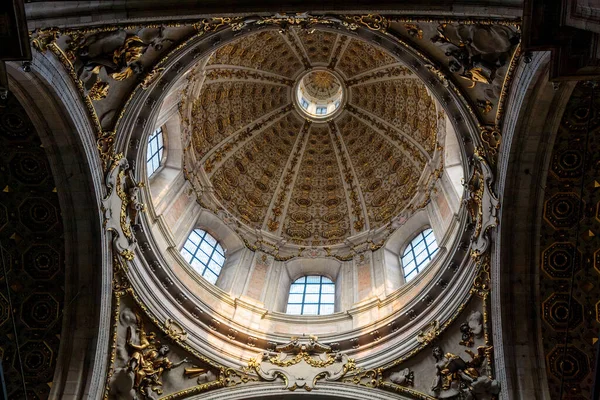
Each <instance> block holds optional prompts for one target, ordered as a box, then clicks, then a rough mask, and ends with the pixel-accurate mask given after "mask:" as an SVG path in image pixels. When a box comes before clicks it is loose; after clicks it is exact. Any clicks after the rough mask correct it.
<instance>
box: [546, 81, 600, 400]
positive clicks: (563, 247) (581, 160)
mask: <svg viewBox="0 0 600 400" xmlns="http://www.w3.org/2000/svg"><path fill="white" fill-rule="evenodd" d="M599 160H600V88H598V87H595V85H591V84H589V83H587V84H586V83H580V84H579V85H577V87H576V88H575V90H574V91H573V94H572V96H571V99H570V100H569V103H568V105H567V108H566V110H565V112H564V114H563V117H562V121H561V124H560V127H559V131H558V134H557V137H556V141H555V143H554V149H553V153H552V158H551V161H550V167H549V173H548V178H547V181H546V186H545V196H544V210H543V221H542V227H541V235H540V251H541V254H540V260H539V262H540V268H541V271H540V297H541V305H540V314H541V315H542V318H543V326H542V336H543V347H544V353H545V356H546V366H547V368H548V380H549V387H550V393H551V394H552V398H554V399H569V400H583V399H590V398H591V391H592V381H593V373H592V372H593V365H594V360H595V354H596V346H595V343H596V341H597V338H598V332H599V328H600V301H598V300H599V299H600V250H599V249H600V175H599V172H600V162H599Z"/></svg>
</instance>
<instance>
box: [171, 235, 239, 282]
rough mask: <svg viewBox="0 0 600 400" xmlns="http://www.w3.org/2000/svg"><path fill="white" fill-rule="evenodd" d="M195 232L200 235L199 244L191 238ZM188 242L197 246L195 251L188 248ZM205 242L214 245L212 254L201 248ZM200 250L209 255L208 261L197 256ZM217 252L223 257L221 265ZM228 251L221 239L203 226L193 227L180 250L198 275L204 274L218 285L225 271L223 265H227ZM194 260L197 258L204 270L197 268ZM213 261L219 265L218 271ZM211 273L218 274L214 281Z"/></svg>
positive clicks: (204, 276)
mask: <svg viewBox="0 0 600 400" xmlns="http://www.w3.org/2000/svg"><path fill="white" fill-rule="evenodd" d="M201 232H202V233H201ZM193 234H197V235H198V236H199V240H198V244H196V243H194V241H193V240H192V239H191V237H192V235H193ZM207 236H208V237H210V238H212V239H213V240H214V242H215V243H214V245H212V244H211V243H210V241H208V240H205V239H206V237H207ZM188 242H189V243H191V245H192V246H194V247H195V249H194V252H193V253H192V252H191V251H190V250H189V249H188V248H186V246H187V245H188ZM203 243H207V244H208V245H209V246H210V247H212V249H211V251H210V254H207V252H206V251H205V250H204V249H202V248H201V246H202V244H203ZM218 248H220V249H221V251H219V250H218ZM199 252H201V253H200V255H202V254H204V255H206V256H207V257H208V260H207V261H206V263H205V262H203V261H202V260H201V259H200V258H198V257H197V255H198V254H199ZM215 252H216V253H217V254H218V255H220V256H221V257H222V258H223V261H222V262H221V263H220V265H219V263H218V262H217V261H216V260H215V259H214V256H215ZM186 253H187V254H189V255H190V256H187V255H186ZM226 253H227V251H226V250H225V248H224V247H223V245H222V244H221V241H219V239H217V238H216V237H215V236H214V235H213V234H211V233H210V232H209V231H208V230H207V229H203V228H194V229H192V230H191V231H190V233H189V234H188V236H187V238H186V239H185V241H184V242H183V245H182V246H181V249H180V250H179V254H180V255H181V256H182V257H183V259H184V260H185V262H187V264H188V265H189V266H190V267H191V268H192V269H193V270H194V272H196V273H197V274H198V275H200V276H202V277H203V278H204V279H206V280H207V281H208V282H210V283H212V284H213V285H216V283H217V281H218V279H219V277H220V276H221V272H223V267H224V266H225V263H226V261H227V257H226ZM188 258H189V261H188ZM194 260H196V261H197V262H198V263H199V264H200V265H201V266H202V272H200V271H199V270H198V269H197V267H196V266H195V265H193V262H194ZM212 261H214V262H215V264H217V265H218V266H219V271H218V272H216V271H214V270H213V267H211V266H210V264H211V262H212ZM210 273H212V274H213V275H216V277H215V278H214V282H213V281H212V280H211V275H210ZM207 275H208V276H207Z"/></svg>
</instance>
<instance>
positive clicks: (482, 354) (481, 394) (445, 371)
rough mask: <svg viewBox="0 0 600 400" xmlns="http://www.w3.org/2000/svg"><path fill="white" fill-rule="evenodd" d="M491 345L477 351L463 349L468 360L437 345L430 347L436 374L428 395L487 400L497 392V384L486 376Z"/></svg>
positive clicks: (498, 389) (498, 388)
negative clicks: (445, 351) (468, 357)
mask: <svg viewBox="0 0 600 400" xmlns="http://www.w3.org/2000/svg"><path fill="white" fill-rule="evenodd" d="M489 351H491V348H490V347H486V346H480V347H478V348H477V353H474V352H472V351H471V350H465V352H466V353H467V354H468V355H469V356H470V357H471V359H470V360H469V361H465V360H463V359H462V358H461V357H460V356H458V355H456V354H452V353H444V351H443V350H442V348H441V347H440V346H435V347H434V348H433V350H432V353H433V357H434V358H435V369H436V375H435V378H434V380H433V382H432V384H431V394H432V396H433V397H435V398H437V399H457V400H458V399H461V400H463V399H464V400H475V399H477V400H489V399H492V398H493V396H495V395H497V394H498V393H500V384H499V383H498V381H496V380H494V379H491V378H490V377H489V376H487V375H486V373H485V371H486V370H487V364H488V363H489V360H488V354H489Z"/></svg>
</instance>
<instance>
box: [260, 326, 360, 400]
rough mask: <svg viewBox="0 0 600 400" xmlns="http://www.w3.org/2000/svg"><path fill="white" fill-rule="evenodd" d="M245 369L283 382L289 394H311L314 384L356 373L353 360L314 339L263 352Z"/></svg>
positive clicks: (264, 378)
mask: <svg viewBox="0 0 600 400" xmlns="http://www.w3.org/2000/svg"><path fill="white" fill-rule="evenodd" d="M248 367H249V368H250V369H253V370H254V371H255V372H256V373H257V374H258V376H259V377H260V378H261V379H263V380H266V381H275V380H276V379H277V378H281V379H283V381H284V382H285V388H286V389H288V390H291V391H294V390H296V389H297V388H304V390H306V391H311V390H313V389H315V386H316V384H317V381H318V380H321V379H325V380H327V381H337V380H339V379H341V378H343V377H344V376H345V375H346V374H347V373H348V372H351V371H355V370H356V365H355V363H354V360H353V359H351V358H348V356H346V355H345V354H342V353H339V352H334V351H333V350H332V349H331V347H330V346H327V345H323V344H321V343H319V342H318V341H317V338H316V337H315V336H309V337H308V339H305V338H300V339H299V338H292V341H291V342H289V343H286V344H283V345H278V346H276V347H275V352H264V353H262V354H261V355H259V356H258V357H256V358H254V359H252V360H250V362H249V364H248Z"/></svg>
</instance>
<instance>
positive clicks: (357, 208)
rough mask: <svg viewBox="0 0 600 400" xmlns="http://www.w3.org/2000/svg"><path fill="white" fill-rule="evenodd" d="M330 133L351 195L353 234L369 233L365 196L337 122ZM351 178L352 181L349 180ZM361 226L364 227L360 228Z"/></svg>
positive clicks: (347, 190)
mask: <svg viewBox="0 0 600 400" xmlns="http://www.w3.org/2000/svg"><path fill="white" fill-rule="evenodd" d="M329 131H330V134H331V135H332V137H334V141H335V144H336V146H335V148H336V157H337V160H338V166H339V169H340V174H341V175H342V177H344V178H345V179H342V181H343V183H344V188H345V190H346V192H347V193H348V194H349V195H348V196H346V200H347V204H348V213H349V215H352V216H354V221H353V223H352V233H353V234H354V235H355V234H357V233H360V232H361V231H368V230H369V229H370V227H371V224H370V223H369V214H368V212H367V208H366V203H365V200H364V196H363V193H362V190H361V188H360V184H359V181H358V176H357V174H356V171H355V170H354V166H353V165H352V161H351V159H350V155H349V154H348V149H347V148H346V144H345V143H344V140H343V138H342V137H341V136H340V133H339V128H338V126H337V124H336V122H335V121H331V122H330V123H329ZM350 177H351V179H349V178H350ZM348 181H350V182H348ZM354 190H356V192H354ZM361 225H362V227H360V226H361Z"/></svg>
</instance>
